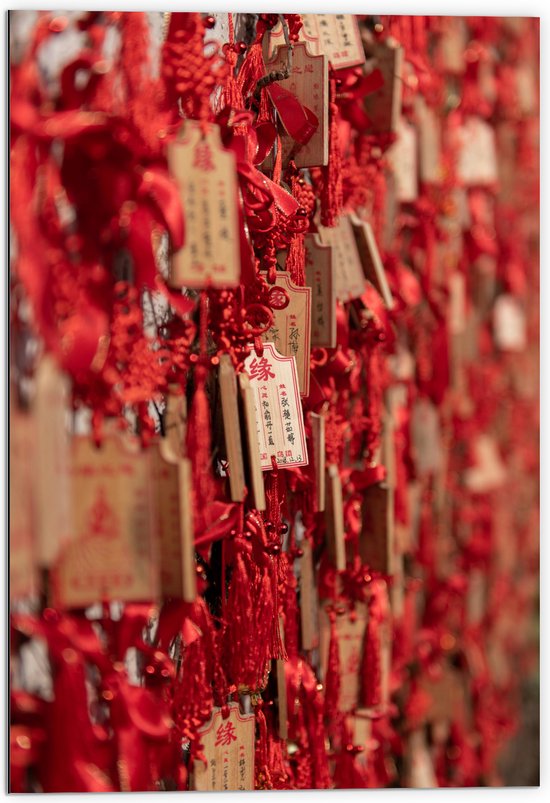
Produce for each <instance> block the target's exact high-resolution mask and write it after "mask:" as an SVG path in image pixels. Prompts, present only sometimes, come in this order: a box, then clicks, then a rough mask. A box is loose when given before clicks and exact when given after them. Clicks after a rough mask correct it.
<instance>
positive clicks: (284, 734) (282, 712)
mask: <svg viewBox="0 0 550 803" xmlns="http://www.w3.org/2000/svg"><path fill="white" fill-rule="evenodd" d="M279 632H280V633H281V639H282V641H283V645H284V641H285V638H284V633H285V628H284V623H283V619H282V616H279ZM275 672H276V676H277V707H278V709H279V710H278V720H279V729H278V730H279V738H280V739H287V738H288V700H287V693H286V675H285V661H284V660H283V659H282V658H277V659H276V660H275Z"/></svg>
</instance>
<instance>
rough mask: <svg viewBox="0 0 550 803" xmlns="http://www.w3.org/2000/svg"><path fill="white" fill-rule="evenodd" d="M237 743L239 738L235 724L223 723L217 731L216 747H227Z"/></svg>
mask: <svg viewBox="0 0 550 803" xmlns="http://www.w3.org/2000/svg"><path fill="white" fill-rule="evenodd" d="M236 741H237V737H236V736H235V726H234V725H233V723H232V722H231V721H229V722H225V723H222V724H221V725H220V727H219V728H218V730H217V731H216V742H215V744H214V747H219V745H222V746H223V747H227V746H228V745H230V744H231V742H236Z"/></svg>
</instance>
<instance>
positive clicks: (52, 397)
mask: <svg viewBox="0 0 550 803" xmlns="http://www.w3.org/2000/svg"><path fill="white" fill-rule="evenodd" d="M69 391H70V387H69V379H68V377H67V375H66V374H64V373H63V372H62V371H61V370H60V369H59V367H58V366H57V364H56V363H55V361H54V359H53V358H52V357H50V356H49V355H46V356H45V357H43V358H42V360H41V362H40V365H39V366H38V370H37V374H36V398H35V404H34V409H35V415H36V459H35V465H34V470H35V472H36V474H35V480H36V486H35V487H36V524H37V536H38V537H37V547H38V564H39V566H41V567H43V568H50V567H51V566H52V565H53V564H54V563H55V561H56V559H57V557H58V555H59V551H60V549H61V548H62V546H63V545H65V544H66V543H68V542H69V541H70V540H71V538H72V537H73V520H72V510H71V500H72V498H73V491H72V488H71V476H70V460H71V457H70V449H71V445H70V438H69V431H68V427H67V416H68V412H69Z"/></svg>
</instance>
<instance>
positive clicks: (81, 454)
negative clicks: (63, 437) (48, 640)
mask: <svg viewBox="0 0 550 803" xmlns="http://www.w3.org/2000/svg"><path fill="white" fill-rule="evenodd" d="M150 465H151V464H150V455H149V453H148V452H142V451H140V450H139V446H138V445H137V444H136V445H134V444H133V443H132V444H131V446H130V440H129V439H127V440H126V441H123V439H122V438H120V437H118V436H109V437H107V438H105V439H104V441H103V443H102V445H101V447H100V448H97V447H96V446H95V444H94V443H93V441H92V440H91V439H90V438H87V437H84V436H78V437H74V438H73V440H72V457H71V476H72V489H73V518H74V528H75V538H74V540H72V541H71V542H70V543H69V544H68V545H67V546H66V547H65V548H64V549H63V550H62V552H61V554H60V559H59V561H58V564H57V566H56V570H55V578H54V596H55V604H56V605H58V606H59V607H62V608H83V607H86V606H87V605H91V604H92V603H94V602H97V601H98V600H120V601H123V602H130V601H137V600H153V599H156V597H157V596H158V571H157V561H156V552H155V549H154V547H155V539H154V537H153V528H154V516H153V488H152V483H151V470H150Z"/></svg>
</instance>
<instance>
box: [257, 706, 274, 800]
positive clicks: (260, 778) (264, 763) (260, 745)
mask: <svg viewBox="0 0 550 803" xmlns="http://www.w3.org/2000/svg"><path fill="white" fill-rule="evenodd" d="M261 705H262V701H261V700H260V703H259V705H257V706H256V710H255V714H256V723H257V725H258V738H257V740H256V753H255V756H254V774H255V776H256V777H255V784H254V786H255V789H273V782H272V778H271V772H270V767H269V763H270V762H269V761H268V733H267V722H266V718H265V714H264V712H263V711H262V708H261Z"/></svg>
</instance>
